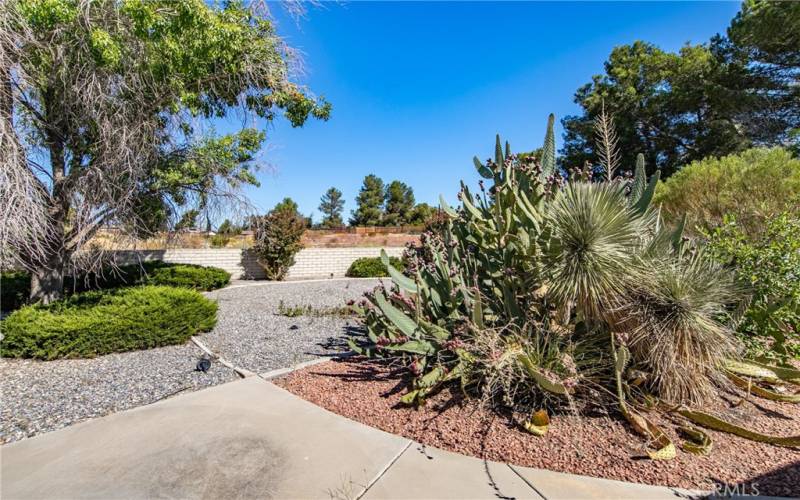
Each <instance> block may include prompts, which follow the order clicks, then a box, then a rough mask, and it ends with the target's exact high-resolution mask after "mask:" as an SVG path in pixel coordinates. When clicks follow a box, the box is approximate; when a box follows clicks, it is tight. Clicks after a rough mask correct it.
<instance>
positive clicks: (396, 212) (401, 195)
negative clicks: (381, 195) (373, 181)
mask: <svg viewBox="0 0 800 500" xmlns="http://www.w3.org/2000/svg"><path fill="white" fill-rule="evenodd" d="M385 200H386V215H385V216H384V219H383V224H384V225H385V226H402V225H403V224H407V223H408V221H409V220H410V218H411V212H412V210H414V190H413V189H411V187H409V186H408V185H406V184H405V183H403V182H400V181H392V182H391V183H390V184H389V185H388V186H387V187H386V195H385Z"/></svg>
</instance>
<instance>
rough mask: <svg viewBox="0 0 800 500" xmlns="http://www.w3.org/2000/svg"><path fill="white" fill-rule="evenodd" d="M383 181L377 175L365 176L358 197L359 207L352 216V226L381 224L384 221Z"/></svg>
mask: <svg viewBox="0 0 800 500" xmlns="http://www.w3.org/2000/svg"><path fill="white" fill-rule="evenodd" d="M383 198H384V192H383V181H382V180H381V178H380V177H378V176H377V175H373V174H370V175H368V176H366V177H364V184H363V185H362V186H361V190H360V191H359V193H358V196H357V197H356V204H357V208H356V209H355V210H354V211H353V213H352V215H351V216H350V225H351V226H380V225H381V223H382V222H383Z"/></svg>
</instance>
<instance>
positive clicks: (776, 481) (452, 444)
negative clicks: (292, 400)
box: [275, 358, 800, 497]
mask: <svg viewBox="0 0 800 500" xmlns="http://www.w3.org/2000/svg"><path fill="white" fill-rule="evenodd" d="M402 373H403V372H402V371H400V370H393V369H390V368H388V367H386V366H385V365H382V364H379V363H376V362H371V361H368V360H363V359H360V358H350V359H347V360H341V361H333V362H330V363H322V364H320V365H315V366H312V367H309V368H306V369H303V370H298V371H296V372H293V373H291V374H289V375H287V376H286V377H284V378H281V379H278V380H276V381H275V383H276V384H278V385H279V386H281V387H283V388H285V389H286V390H288V391H290V392H292V393H294V394H296V395H298V396H300V397H301V398H303V399H306V400H308V401H310V402H312V403H314V404H316V405H318V406H321V407H323V408H326V409H327V410H329V411H332V412H334V413H338V414H339V415H343V416H345V417H348V418H350V419H352V420H356V421H358V422H362V423H364V424H366V425H370V426H372V427H377V428H379V429H382V430H384V431H386V432H390V433H393V434H399V435H401V436H404V437H407V438H409V439H413V440H416V441H418V442H420V443H423V444H425V445H429V446H435V447H437V448H441V449H444V450H449V451H453V452H457V453H462V454H464V455H472V456H475V457H480V458H484V459H488V460H494V461H498V462H509V463H512V464H517V465H522V466H526V467H537V468H542V469H550V470H554V471H560V472H569V473H574V474H584V475H587V476H595V477H604V478H608V479H616V480H620V481H630V482H637V483H646V484H655V485H663V486H674V487H682V488H695V489H702V490H711V489H713V488H714V486H715V484H716V485H719V484H727V485H735V484H742V485H746V487H747V488H748V491H753V490H752V488H757V490H758V492H759V493H760V494H762V495H776V496H796V497H800V450H795V449H788V448H780V447H777V446H771V445H768V444H763V443H755V442H752V441H748V440H746V439H742V438H739V437H737V436H733V435H730V434H724V433H719V432H715V431H708V432H709V434H710V435H711V437H712V439H713V440H714V445H713V449H712V451H711V453H710V455H708V456H696V455H692V454H689V453H685V452H683V451H680V450H679V451H678V456H677V457H676V458H675V459H674V460H670V461H652V460H648V459H643V458H642V455H643V453H642V452H643V449H644V448H643V440H642V438H641V437H639V436H638V435H636V434H633V433H632V431H631V430H630V428H629V425H627V423H625V422H624V421H620V420H617V419H614V418H610V417H607V416H598V417H588V416H585V417H578V416H572V415H555V416H553V417H552V418H551V423H550V430H549V432H548V433H547V434H546V435H545V436H544V437H536V436H533V435H531V434H528V433H526V432H525V431H523V430H520V429H519V427H518V426H516V425H515V424H514V423H513V422H511V421H510V420H509V419H508V418H505V417H503V416H498V415H497V414H495V413H493V412H491V411H488V410H486V409H483V408H481V407H480V406H479V405H478V404H477V403H475V402H474V401H470V400H464V399H463V398H459V397H458V396H457V395H456V396H455V397H454V394H453V393H450V392H449V391H443V393H440V394H438V395H436V396H433V397H431V398H430V399H429V400H428V403H427V405H426V406H425V407H423V408H422V409H419V410H417V409H413V408H407V407H402V406H400V405H398V400H399V399H400V396H402V395H403V394H404V393H405V383H406V381H405V380H404V379H403V375H402ZM704 409H705V410H709V408H704ZM727 417H728V418H732V417H736V418H737V420H738V421H739V422H740V423H741V424H742V425H745V426H747V427H749V428H752V429H755V430H758V431H761V432H766V433H772V434H777V435H782V436H788V435H797V434H800V405H791V404H785V403H775V402H772V401H768V400H763V399H760V398H755V397H753V398H751V402H745V403H743V404H742V405H740V406H738V407H736V408H732V409H730V408H729V409H727ZM677 443H678V441H676V444H677Z"/></svg>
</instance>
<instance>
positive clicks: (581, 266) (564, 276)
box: [547, 182, 642, 319]
mask: <svg viewBox="0 0 800 500" xmlns="http://www.w3.org/2000/svg"><path fill="white" fill-rule="evenodd" d="M548 222H549V224H550V226H551V230H552V235H551V240H550V246H549V251H548V256H547V258H548V264H549V265H548V267H549V269H550V273H551V279H550V282H551V288H550V290H549V294H550V295H551V296H552V297H553V298H554V299H555V300H556V301H557V302H559V303H560V304H562V305H564V304H567V303H571V302H574V303H575V304H576V305H577V306H578V307H579V308H580V309H581V311H582V312H583V314H584V315H585V316H586V317H587V318H592V319H600V318H601V315H602V312H603V311H604V310H606V309H609V308H614V307H616V306H617V305H618V302H619V300H620V299H621V297H622V296H623V295H624V293H625V290H626V289H627V283H628V282H629V281H630V279H631V278H632V277H633V275H635V274H636V273H635V266H634V256H635V255H636V253H637V251H638V249H639V248H640V246H641V238H640V234H641V232H642V227H641V222H642V220H641V218H640V217H638V216H637V215H636V214H635V213H634V212H633V210H631V209H630V208H629V207H628V204H627V200H626V197H625V192H624V188H623V187H622V186H620V185H617V184H612V183H604V184H591V183H582V182H573V183H570V184H569V185H568V186H567V187H566V188H564V189H563V190H562V191H560V192H559V193H558V194H557V195H556V197H555V199H554V200H553V202H552V203H551V204H550V206H549V210H548Z"/></svg>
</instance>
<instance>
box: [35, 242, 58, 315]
mask: <svg viewBox="0 0 800 500" xmlns="http://www.w3.org/2000/svg"><path fill="white" fill-rule="evenodd" d="M66 262H67V259H66V258H65V256H64V254H63V252H57V253H55V254H54V255H52V257H51V258H50V259H48V262H46V263H44V264H43V265H40V266H38V267H37V268H36V271H35V272H34V273H32V274H31V301H32V302H41V303H43V304H49V303H50V302H53V301H54V300H58V299H60V298H61V297H62V295H63V293H64V269H65V267H66Z"/></svg>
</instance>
